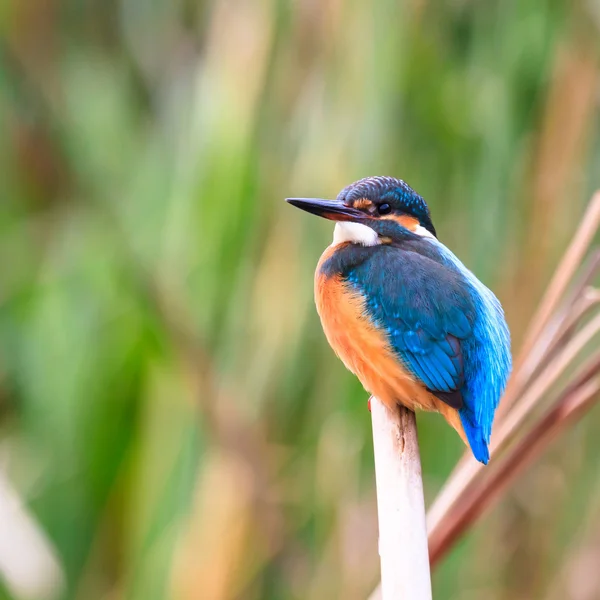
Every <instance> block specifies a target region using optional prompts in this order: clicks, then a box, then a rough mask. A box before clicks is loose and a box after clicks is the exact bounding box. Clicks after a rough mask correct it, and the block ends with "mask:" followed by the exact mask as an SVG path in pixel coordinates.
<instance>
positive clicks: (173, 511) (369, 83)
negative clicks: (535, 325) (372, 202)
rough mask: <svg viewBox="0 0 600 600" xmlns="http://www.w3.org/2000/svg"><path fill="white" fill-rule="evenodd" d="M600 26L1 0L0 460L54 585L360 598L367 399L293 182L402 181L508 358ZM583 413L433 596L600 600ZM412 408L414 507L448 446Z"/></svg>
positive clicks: (450, 438)
mask: <svg viewBox="0 0 600 600" xmlns="http://www.w3.org/2000/svg"><path fill="white" fill-rule="evenodd" d="M599 27H600V3H599V2H597V1H596V0H589V1H587V2H579V1H576V2H560V1H558V0H546V1H540V0H502V1H500V0H496V1H492V2H474V1H471V0H457V1H454V2H428V1H427V0H411V1H407V2H396V1H393V0H377V1H375V2H368V1H366V0H363V1H360V2H359V1H353V2H347V3H344V2H341V1H340V0H325V1H323V2H319V1H318V0H301V1H300V0H299V1H297V2H289V1H286V0H258V1H256V2H250V1H247V0H223V1H215V2H191V1H189V0H179V1H176V2H164V3H148V2H143V1H141V0H114V1H111V2H101V1H100V0H87V1H85V2H83V1H76V0H64V1H63V2H60V1H59V0H46V1H44V2H42V1H41V0H31V1H29V2H19V1H18V0H6V1H5V2H3V3H2V7H1V10H0V36H1V38H0V131H2V133H3V134H2V136H1V137H0V173H1V177H0V181H1V183H0V189H1V190H2V199H1V202H0V255H1V256H2V260H1V261H0V457H1V460H0V466H1V468H2V470H3V471H4V472H5V473H6V475H7V477H8V480H9V481H10V482H11V484H12V485H13V486H14V488H15V489H16V490H17V491H18V493H19V495H20V497H21V498H22V500H23V502H24V503H25V506H26V507H27V508H28V510H29V511H30V512H31V515H32V516H33V518H34V519H35V522H36V523H37V526H38V527H39V529H40V531H41V532H44V535H46V536H47V538H48V540H49V541H50V544H51V546H52V547H53V548H54V552H55V554H56V557H57V559H58V562H59V564H60V566H61V569H62V570H63V571H64V575H65V578H66V579H65V580H66V587H65V588H64V592H63V594H62V597H64V598H74V599H77V600H83V599H85V600H87V599H91V598H105V599H111V600H113V599H121V598H122V599H144V600H152V599H157V600H162V599H164V598H174V599H178V600H179V599H181V600H188V599H200V598H202V599H206V600H226V599H238V598H247V599H259V598H260V599H264V600H270V599H273V600H279V599H282V600H284V599H303V600H304V599H315V600H316V599H330V598H347V599H357V600H358V599H362V598H365V597H366V596H367V594H368V593H369V591H370V590H371V588H372V587H373V586H374V585H375V584H376V582H377V580H378V556H377V537H376V513H375V509H376V507H375V498H374V476H373V468H372V450H371V440H370V435H371V434H370V419H369V414H368V412H367V408H366V395H365V393H364V392H363V391H362V389H361V387H360V385H359V384H358V383H357V382H356V381H355V380H354V379H353V378H352V376H350V375H349V374H348V373H347V372H346V371H345V370H344V368H343V366H342V365H341V364H340V363H339V362H338V361H337V359H336V358H335V357H334V356H333V353H332V352H331V350H330V349H329V348H328V346H327V344H326V342H325V340H324V336H323V334H322V332H321V329H320V325H319V322H318V318H317V316H316V313H315V310H314V307H313V302H312V277H313V270H314V266H315V264H316V262H317V260H318V257H319V254H320V252H321V251H322V249H323V248H324V247H325V246H326V245H327V244H328V243H329V239H330V236H331V225H330V224H328V223H325V222H320V221H319V220H317V219H314V218H312V217H309V216H307V215H303V214H301V213H299V212H298V211H295V210H293V209H291V208H290V207H289V206H288V205H286V204H285V203H284V202H283V198H284V197H285V196H290V195H297V196H323V197H333V196H335V194H337V192H338V190H339V189H341V188H342V187H343V186H344V185H346V184H348V183H350V182H351V181H353V180H355V179H358V178H360V177H363V176H366V175H376V174H385V175H393V176H397V177H401V178H403V179H405V180H406V181H407V182H408V183H410V184H411V185H412V186H413V187H414V188H415V189H417V190H418V191H419V192H420V193H421V194H422V195H423V196H424V197H425V198H426V199H427V200H428V202H429V203H430V206H431V209H432V213H433V217H434V222H435V223H436V227H437V229H438V233H439V235H440V238H441V239H442V240H443V241H444V242H445V243H446V244H447V245H448V246H449V247H451V248H452V249H453V250H454V251H455V252H456V253H457V254H458V255H459V256H460V257H461V258H462V259H463V260H464V262H465V263H466V264H467V265H468V266H469V267H471V268H472V269H473V270H474V271H475V272H476V274H477V275H478V276H479V277H480V278H481V279H482V280H484V281H485V282H486V283H487V284H489V285H490V286H491V287H493V289H494V290H496V291H497V293H498V295H499V296H500V298H501V300H502V301H503V303H504V305H505V307H506V312H507V315H508V318H509V321H510V324H511V328H512V330H513V334H514V339H515V344H518V342H519V340H520V339H521V335H522V331H523V328H524V326H525V324H526V323H527V320H528V318H529V316H530V314H531V312H532V310H533V308H534V306H535V305H536V303H537V301H538V299H539V296H540V294H541V292H542V290H543V287H544V285H545V282H546V281H547V279H548V277H549V275H550V274H551V272H552V269H553V266H554V265H555V264H556V259H557V257H558V256H559V255H560V253H561V252H562V251H563V249H564V247H565V245H566V243H567V242H568V240H569V238H570V236H571V235H572V232H573V230H574V228H575V225H576V223H577V222H578V220H579V219H580V217H581V215H582V213H583V210H584V207H585V203H586V202H587V199H588V198H589V196H590V193H591V192H592V190H593V189H595V188H597V187H599V186H600V169H598V164H599V159H600V127H599V123H598V104H599V102H598V99H599V97H600V96H599V91H600V85H599V83H600V71H599V68H598V67H599V65H598V57H599V54H598V53H599V50H600V44H599V43H598V40H599V39H600V36H599ZM599 419H600V415H599V414H598V411H596V412H595V413H594V415H592V417H591V418H590V419H589V420H588V421H587V422H586V425H584V426H581V427H579V428H577V430H576V431H573V432H572V433H571V434H569V436H568V438H566V439H563V440H561V442H560V445H557V446H556V447H555V449H554V450H553V452H552V454H551V455H550V456H548V457H547V458H546V459H545V460H544V461H543V462H542V463H541V464H539V465H538V466H536V468H535V469H533V470H532V472H530V473H529V476H528V477H527V480H526V481H521V482H520V484H519V486H518V487H517V489H516V490H515V491H514V493H512V494H511V495H510V496H509V497H508V498H507V499H506V500H505V501H504V503H503V505H502V506H501V507H499V508H498V509H497V510H495V511H494V512H493V514H491V515H490V516H488V517H486V519H484V520H483V521H482V522H481V523H480V524H479V526H478V527H477V528H476V530H475V531H474V532H473V533H472V534H470V535H469V536H468V538H467V539H466V540H464V541H463V542H461V544H460V545H459V547H458V548H457V549H456V550H455V551H454V552H453V553H452V555H451V556H450V557H449V558H448V560H447V561H446V562H445V563H444V565H442V566H441V567H440V569H439V570H438V571H437V572H436V574H435V580H434V585H435V589H436V594H437V597H439V598H456V599H461V600H462V599H464V600H468V599H473V598H486V599H488V598H489V599H494V598H546V597H550V595H549V594H550V590H552V591H553V593H555V594H556V593H557V592H556V590H562V592H561V593H560V594H559V595H558V596H556V597H557V598H558V597H560V598H565V597H569V598H576V599H581V600H586V599H588V598H589V599H592V598H598V597H600V573H597V572H593V573H592V572H590V573H589V577H590V578H591V579H592V583H591V587H590V585H589V582H588V581H586V584H588V587H585V586H584V588H583V591H582V588H581V585H580V583H581V577H580V576H579V575H578V573H579V571H577V568H578V567H577V565H580V562H578V561H573V560H571V558H570V557H571V556H573V555H574V553H577V552H583V550H581V548H585V549H589V553H591V554H589V556H595V557H596V561H595V564H597V562H598V561H597V559H598V556H599V555H600V510H599V509H598V506H600V504H599V503H598V501H597V500H598V497H599V494H600V476H599V473H600V472H599V471H598V469H597V463H596V456H597V453H598V448H599V446H598V437H597V431H598V428H599V427H600V420H599ZM419 423H420V435H421V441H422V458H423V468H424V473H425V482H426V488H427V495H428V497H429V498H431V497H432V495H433V494H434V493H435V491H436V490H437V489H439V487H440V486H441V484H442V483H443V481H444V478H445V477H446V475H447V474H448V472H449V471H450V469H451V468H452V466H453V464H454V463H455V461H456V460H457V458H458V457H459V456H460V454H461V451H462V447H461V442H460V440H459V439H458V437H457V436H456V435H455V433H454V432H453V431H450V430H449V429H448V428H447V427H446V425H445V424H444V423H443V422H442V419H440V418H438V417H437V416H435V415H433V416H431V415H422V416H420V418H419ZM2 535H3V533H2V531H0V536H2ZM15 552H16V553H18V552H24V553H25V555H24V556H25V563H27V549H26V548H23V547H21V546H17V545H16V542H15ZM586 552H587V550H586ZM585 556H586V557H588V558H589V556H588V554H585ZM591 564H594V562H593V561H592V563H591ZM573 565H575V566H573ZM32 570H33V568H32ZM1 571H2V565H1V561H0V572H1ZM591 571H593V569H592V570H591ZM596 571H597V569H596ZM36 576H37V575H36V573H35V572H31V573H28V574H27V577H31V578H33V579H35V577H36ZM578 586H579V587H578ZM586 590H587V591H586ZM589 590H591V591H589ZM586 593H587V594H588V595H585V594H586ZM20 597H21V596H19V595H18V594H17V593H16V592H15V590H14V589H12V587H11V586H9V585H7V586H5V587H2V584H0V598H6V599H14V600H17V598H20ZM23 597H24V596H23ZM552 597H555V596H552Z"/></svg>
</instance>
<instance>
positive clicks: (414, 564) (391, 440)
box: [371, 398, 431, 600]
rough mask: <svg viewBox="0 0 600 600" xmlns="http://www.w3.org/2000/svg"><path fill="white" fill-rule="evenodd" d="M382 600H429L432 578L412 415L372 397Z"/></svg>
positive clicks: (417, 447)
mask: <svg viewBox="0 0 600 600" xmlns="http://www.w3.org/2000/svg"><path fill="white" fill-rule="evenodd" d="M371 415H372V422H373V445H374V449H375V477H376V481H377V513H378V518H379V555H380V558H381V581H382V592H383V600H430V599H431V577H430V573H429V552H428V549H427V528H426V525H425V505H424V501H423V480H422V477H421V459H420V456H419V443H418V440H417V424H416V420H415V414H414V413H413V412H412V411H410V410H408V409H406V408H404V407H401V406H398V408H397V410H395V411H391V410H389V409H388V408H386V407H385V406H384V405H383V404H382V403H381V402H380V401H379V400H377V399H376V398H372V399H371Z"/></svg>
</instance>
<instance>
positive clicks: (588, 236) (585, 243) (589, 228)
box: [515, 191, 600, 371]
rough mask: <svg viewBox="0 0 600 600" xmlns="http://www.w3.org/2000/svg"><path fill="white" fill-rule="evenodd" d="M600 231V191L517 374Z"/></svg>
mask: <svg viewBox="0 0 600 600" xmlns="http://www.w3.org/2000/svg"><path fill="white" fill-rule="evenodd" d="M599 227H600V191H598V192H596V193H595V194H594V195H593V196H592V199H591V201H590V203H589V205H588V207H587V210H586V211H585V214H584V216H583V218H582V220H581V223H580V225H579V227H578V229H577V231H576V232H575V235H574V236H573V240H572V241H571V244H570V245H569V247H568V248H567V251H566V252H565V254H564V255H563V258H562V260H561V261H560V264H559V265H558V268H557V269H556V272H555V274H554V277H553V278H552V280H551V281H550V284H549V286H548V288H547V291H546V293H545V294H544V297H543V299H542V301H541V303H540V306H539V308H538V310H537V311H536V313H535V315H534V316H533V318H532V320H531V323H530V325H529V327H528V329H527V333H526V335H525V340H524V342H523V345H522V346H521V349H520V351H519V357H518V359H517V361H516V363H515V370H517V371H518V370H519V369H520V366H521V363H522V362H523V361H524V360H525V358H526V357H527V356H528V355H529V353H530V352H531V348H532V346H533V344H534V343H535V341H536V340H537V339H538V337H539V336H540V334H541V333H542V331H543V329H544V327H545V326H546V324H547V323H548V321H549V320H550V319H551V318H552V315H553V313H554V312H555V310H556V308H557V307H558V305H559V303H560V301H561V298H562V297H563V295H564V293H565V290H566V289H567V287H568V285H569V282H570V281H571V280H572V279H573V276H574V274H575V272H576V271H577V269H578V267H579V265H581V262H582V260H583V258H584V256H585V254H586V252H587V251H588V249H589V246H590V244H591V243H592V240H593V239H594V236H595V235H596V232H597V231H598V228H599Z"/></svg>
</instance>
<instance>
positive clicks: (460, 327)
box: [348, 247, 475, 408]
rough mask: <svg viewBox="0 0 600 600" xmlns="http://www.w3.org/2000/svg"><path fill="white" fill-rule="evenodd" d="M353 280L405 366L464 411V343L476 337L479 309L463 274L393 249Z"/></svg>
mask: <svg viewBox="0 0 600 600" xmlns="http://www.w3.org/2000/svg"><path fill="white" fill-rule="evenodd" d="M375 262H376V264H374V263H375ZM348 280H349V281H350V282H351V283H352V285H354V286H355V287H357V288H359V291H360V293H361V294H362V295H363V296H364V297H365V298H366V299H367V309H368V311H369V313H370V316H371V318H372V319H373V320H374V321H375V322H376V323H377V325H378V326H379V327H381V328H383V329H384V330H385V331H386V332H387V334H388V336H389V340H390V343H391V345H392V348H393V349H394V351H395V352H396V354H397V355H398V358H399V359H400V361H401V362H402V363H403V365H404V366H405V368H406V369H408V370H409V371H410V372H411V373H412V374H413V375H414V376H415V377H416V378H417V379H419V380H420V381H421V382H422V383H423V384H424V385H425V386H426V387H427V388H428V389H429V390H430V391H431V392H432V393H434V394H435V395H436V396H438V397H439V398H440V399H441V400H443V401H444V402H446V403H447V404H449V405H450V406H452V407H454V408H461V407H462V406H463V403H464V398H463V395H462V388H463V386H464V382H465V377H464V372H465V371H464V362H465V355H464V351H463V345H464V341H465V340H467V339H468V338H469V337H470V336H471V335H472V333H473V322H474V320H475V306H474V303H473V300H472V297H471V294H470V293H469V289H468V287H467V286H466V285H465V282H464V280H461V278H460V275H459V274H458V273H456V272H455V271H453V270H450V269H447V268H445V267H444V266H443V265H441V264H439V263H437V262H435V261H433V260H431V259H430V258H427V257H426V256H423V255H421V254H417V253H415V252H406V251H401V250H399V249H396V248H393V247H388V248H382V249H381V251H379V252H377V253H374V254H373V255H372V256H371V258H370V259H369V260H367V261H365V262H364V263H362V264H361V265H359V266H357V267H355V268H354V269H353V270H352V272H351V273H349V274H348Z"/></svg>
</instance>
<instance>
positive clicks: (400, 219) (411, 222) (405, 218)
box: [383, 215, 419, 232]
mask: <svg viewBox="0 0 600 600" xmlns="http://www.w3.org/2000/svg"><path fill="white" fill-rule="evenodd" d="M383 218H384V219H391V220H392V221H396V223H399V224H400V225H402V227H404V228H406V229H408V230H409V231H413V232H414V231H416V230H417V227H418V226H419V219H415V217H411V216H409V215H389V216H386V217H383Z"/></svg>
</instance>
